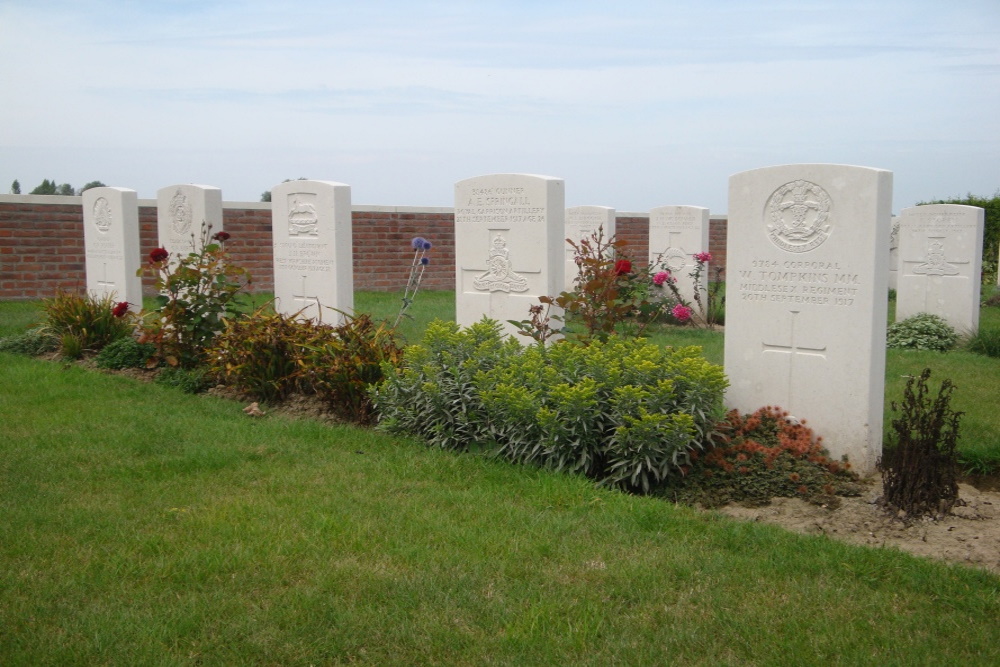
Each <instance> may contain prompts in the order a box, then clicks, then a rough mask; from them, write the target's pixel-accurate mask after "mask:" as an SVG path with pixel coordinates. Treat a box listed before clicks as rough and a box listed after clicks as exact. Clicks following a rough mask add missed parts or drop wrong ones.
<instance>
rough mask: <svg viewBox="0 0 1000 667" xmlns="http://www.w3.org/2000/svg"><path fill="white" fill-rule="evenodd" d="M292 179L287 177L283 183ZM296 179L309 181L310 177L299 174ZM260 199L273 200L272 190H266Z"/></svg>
mask: <svg viewBox="0 0 1000 667" xmlns="http://www.w3.org/2000/svg"><path fill="white" fill-rule="evenodd" d="M290 180H292V179H290V178H286V179H285V180H283V181H282V183H287V182H288V181H290ZM295 180H297V181H308V180H309V179H308V178H306V177H305V176H299V177H298V178H297V179H295ZM260 200H261V201H271V191H270V190H264V192H263V193H262V194H261V195H260Z"/></svg>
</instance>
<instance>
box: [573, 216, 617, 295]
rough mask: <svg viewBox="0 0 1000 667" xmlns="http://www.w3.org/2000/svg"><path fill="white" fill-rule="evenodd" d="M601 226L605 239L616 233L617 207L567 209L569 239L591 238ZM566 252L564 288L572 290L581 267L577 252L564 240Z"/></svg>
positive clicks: (577, 241) (576, 240) (578, 240)
mask: <svg viewBox="0 0 1000 667" xmlns="http://www.w3.org/2000/svg"><path fill="white" fill-rule="evenodd" d="M599 228H603V230H604V231H603V233H602V236H603V239H604V240H605V241H607V240H609V239H611V238H612V237H613V236H614V235H615V209H613V208H609V207H607V206H572V207H570V208H568V209H566V234H565V237H566V238H567V239H573V241H574V242H576V243H579V242H580V241H582V240H583V239H589V238H590V237H591V235H593V234H595V233H596V232H597V230H598V229H599ZM563 245H564V246H565V247H564V252H565V253H566V275H565V277H564V279H563V289H564V290H572V289H574V287H575V285H574V282H575V281H576V277H577V275H579V273H580V267H578V266H577V265H576V261H575V259H574V258H575V256H576V252H575V251H574V250H573V246H571V245H570V244H569V243H568V242H566V241H565V240H563Z"/></svg>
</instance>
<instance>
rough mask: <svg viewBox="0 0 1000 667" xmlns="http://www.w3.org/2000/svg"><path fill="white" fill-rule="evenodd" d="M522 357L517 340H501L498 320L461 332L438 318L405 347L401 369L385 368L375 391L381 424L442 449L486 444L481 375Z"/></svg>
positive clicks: (486, 430)
mask: <svg viewBox="0 0 1000 667" xmlns="http://www.w3.org/2000/svg"><path fill="white" fill-rule="evenodd" d="M520 353H521V345H520V344H519V343H518V342H517V341H516V340H514V339H513V338H508V339H507V340H503V339H502V337H501V334H500V325H499V324H498V323H497V322H493V321H490V320H486V319H483V320H482V321H480V322H477V323H476V324H473V325H472V326H470V327H468V328H466V329H461V330H460V329H459V326H458V325H457V324H455V323H454V322H444V321H441V320H434V321H433V322H431V323H430V324H429V325H428V326H427V329H426V330H425V332H424V336H423V339H422V340H421V343H420V344H419V345H411V346H409V347H407V348H406V350H405V351H404V355H403V361H402V364H401V365H400V366H399V367H398V368H396V367H392V366H387V365H386V366H383V373H384V374H385V380H384V381H383V382H382V383H381V384H380V385H378V387H377V388H376V389H375V390H374V391H373V392H372V396H373V399H374V401H375V408H376V411H377V413H378V419H379V426H380V427H381V428H382V429H384V430H386V431H389V432H390V433H410V434H413V435H417V436H419V437H421V438H423V439H424V440H426V441H427V442H428V443H429V444H431V445H433V446H436V447H441V448H443V449H453V450H459V451H465V450H468V449H469V448H470V447H471V446H475V445H477V444H482V443H483V442H484V441H485V440H487V439H488V438H489V430H488V428H487V425H486V421H485V416H484V414H483V410H482V406H481V404H480V401H479V399H478V395H477V392H476V387H475V377H476V374H477V373H478V372H479V371H488V370H489V369H491V368H493V366H495V365H496V364H497V363H498V362H499V361H500V360H502V359H505V358H508V357H511V356H515V355H518V354H520Z"/></svg>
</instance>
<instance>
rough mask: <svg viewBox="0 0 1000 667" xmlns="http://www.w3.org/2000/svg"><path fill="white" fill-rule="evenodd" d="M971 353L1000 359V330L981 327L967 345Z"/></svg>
mask: <svg viewBox="0 0 1000 667" xmlns="http://www.w3.org/2000/svg"><path fill="white" fill-rule="evenodd" d="M966 346H967V347H968V349H969V351H970V352H975V353H977V354H985V355H986V356H988V357H1000V329H998V328H992V327H991V328H986V327H980V328H979V331H977V332H976V333H975V335H973V336H972V337H971V338H969V341H968V342H967V343H966Z"/></svg>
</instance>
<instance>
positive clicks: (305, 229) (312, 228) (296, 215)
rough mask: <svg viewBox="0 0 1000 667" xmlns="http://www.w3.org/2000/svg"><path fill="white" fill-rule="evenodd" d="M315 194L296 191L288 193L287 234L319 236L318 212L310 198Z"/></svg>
mask: <svg viewBox="0 0 1000 667" xmlns="http://www.w3.org/2000/svg"><path fill="white" fill-rule="evenodd" d="M314 196H315V195H310V194H305V193H297V194H293V195H288V234H289V235H290V236H319V214H318V213H316V206H315V204H313V202H312V199H313V197H314Z"/></svg>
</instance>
